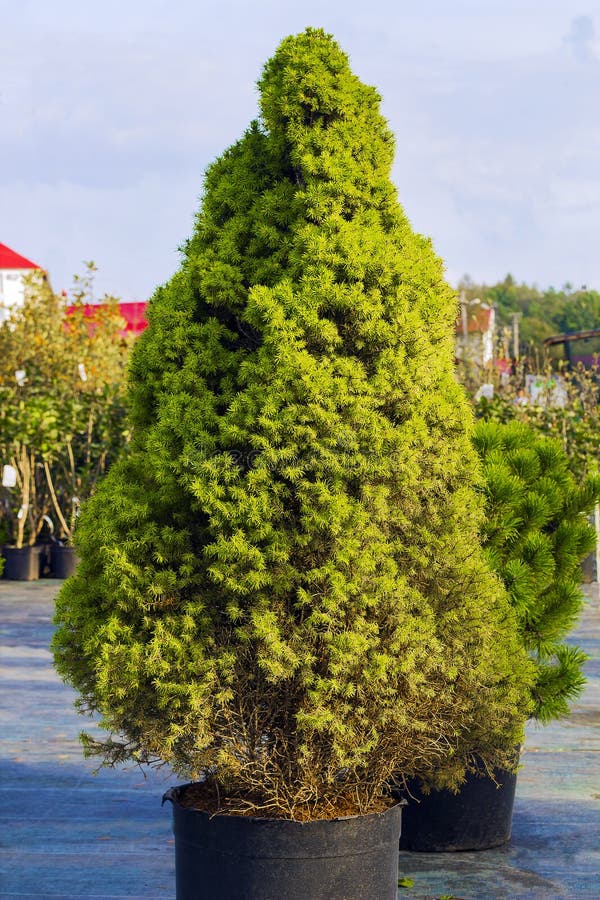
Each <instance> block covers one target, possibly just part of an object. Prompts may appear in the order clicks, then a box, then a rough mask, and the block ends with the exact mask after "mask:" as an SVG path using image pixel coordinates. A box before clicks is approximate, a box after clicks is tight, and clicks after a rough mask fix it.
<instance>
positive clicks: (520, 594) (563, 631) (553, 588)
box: [474, 422, 600, 723]
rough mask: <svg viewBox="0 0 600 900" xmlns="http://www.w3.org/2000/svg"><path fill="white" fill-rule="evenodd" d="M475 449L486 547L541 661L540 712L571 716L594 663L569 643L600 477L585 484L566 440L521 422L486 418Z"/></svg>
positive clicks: (536, 691)
mask: <svg viewBox="0 0 600 900" xmlns="http://www.w3.org/2000/svg"><path fill="white" fill-rule="evenodd" d="M474 441H475V446H476V448H477V450H478V452H479V454H480V457H481V459H482V462H483V466H484V476H485V486H484V492H485V502H486V521H485V526H484V530H483V533H484V536H485V548H486V551H487V554H488V558H489V560H490V563H491V565H492V567H493V568H494V570H495V571H496V572H497V573H498V575H499V576H500V577H501V579H502V580H503V582H504V584H505V585H506V589H507V590H508V593H509V595H510V598H511V600H512V603H513V606H514V609H515V611H516V613H517V616H518V621H519V633H520V635H521V639H522V641H523V644H524V646H525V648H526V649H527V651H528V652H529V653H530V655H531V657H532V658H533V659H534V661H535V663H536V679H535V684H534V686H533V691H532V697H533V701H534V708H533V716H534V717H535V718H536V719H539V720H540V721H541V722H544V723H545V722H549V721H551V720H552V719H556V718H560V717H561V716H565V715H568V712H569V702H570V701H572V700H574V699H575V698H577V697H578V696H579V694H580V693H581V691H582V688H583V685H584V683H585V679H584V677H583V673H582V665H583V663H584V662H585V660H586V657H585V655H584V653H582V651H581V650H579V648H577V647H571V646H568V645H567V644H566V643H564V638H565V636H566V635H567V634H568V633H569V631H570V630H571V628H572V627H573V625H574V624H575V622H576V620H577V617H578V615H579V613H580V610H581V604H582V593H581V587H580V585H581V568H580V563H581V560H582V559H583V558H584V557H585V556H586V555H587V554H588V553H590V552H591V551H592V550H593V548H594V546H595V532H594V528H593V527H592V526H591V525H590V524H589V523H588V521H587V519H586V514H587V513H589V512H590V511H591V510H592V508H593V506H594V503H597V502H598V499H599V498H600V477H599V476H598V475H592V476H588V477H586V478H584V479H583V480H581V481H580V482H579V483H578V482H576V480H575V477H574V476H573V474H572V473H571V472H570V470H569V458H568V456H567V454H566V453H565V451H564V450H563V449H562V447H561V445H560V443H559V442H558V441H553V440H550V439H549V438H545V437H540V436H539V435H537V434H536V433H535V432H534V431H533V429H531V428H529V427H528V426H527V425H525V424H523V423H520V422H511V423H509V424H506V425H501V424H498V423H495V422H480V423H478V425H477V427H476V430H475V437H474Z"/></svg>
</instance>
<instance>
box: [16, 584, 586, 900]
mask: <svg viewBox="0 0 600 900" xmlns="http://www.w3.org/2000/svg"><path fill="white" fill-rule="evenodd" d="M58 587H59V584H58V583H56V582H51V581H46V582H37V583H30V584H17V583H11V582H2V581H0V629H1V630H0V737H1V738H2V740H1V749H0V765H1V769H0V771H1V778H2V802H1V804H0V829H1V831H2V850H1V857H0V897H2V898H12V897H21V898H40V897H42V898H45V897H47V898H69V900H77V898H83V897H85V898H90V900H91V898H95V900H110V898H113V897H115V898H116V897H132V898H140V900H141V898H145V900H152V898H165V900H171V898H173V897H174V865H173V842H172V836H171V823H170V812H169V809H167V807H165V809H162V810H161V807H160V798H161V795H162V793H163V791H164V790H165V788H166V787H167V786H168V785H169V784H170V783H172V781H173V779H172V778H169V776H168V775H167V774H164V775H160V774H155V775H153V776H152V778H150V779H148V780H146V781H145V780H144V778H143V776H142V775H141V774H140V773H139V772H138V771H136V770H129V771H107V770H102V771H101V772H100V773H98V774H97V775H93V774H92V770H93V764H92V763H90V762H86V761H85V760H84V759H83V758H82V755H81V750H80V745H79V743H78V733H79V730H80V729H81V728H82V727H83V726H84V725H85V726H86V727H87V723H86V722H85V720H84V719H82V718H81V717H79V716H77V715H76V713H75V712H74V711H73V708H72V705H71V704H72V700H73V694H72V692H71V691H70V690H69V689H68V688H66V687H65V686H64V685H63V684H62V683H61V682H60V681H59V679H58V677H57V676H56V675H55V674H54V672H53V670H52V667H51V660H50V654H49V652H48V644H49V640H50V635H51V631H52V627H51V624H50V620H51V616H52V611H53V598H54V595H55V593H56V590H57V589H58ZM589 593H590V598H589V601H588V604H587V606H586V610H585V613H584V615H583V617H582V620H581V623H580V626H579V629H578V632H577V634H576V636H575V640H576V642H577V643H579V644H580V645H582V646H584V648H585V649H586V650H587V652H588V653H590V654H591V655H592V656H593V658H592V659H591V660H590V662H589V663H588V667H587V675H588V678H589V684H588V687H587V689H586V693H585V695H584V697H583V698H582V700H581V702H580V703H578V704H577V705H576V706H575V708H574V710H573V713H572V715H571V717H570V719H569V720H568V721H566V722H564V723H555V724H553V725H551V726H549V727H548V728H546V729H544V730H539V729H532V730H531V731H530V733H529V736H528V740H527V747H526V752H525V754H524V758H523V762H524V767H523V770H522V772H521V773H520V775H519V782H518V788H517V801H516V809H515V816H514V825H513V839H512V842H511V843H510V844H509V845H508V846H507V847H506V848H502V849H501V850H492V851H486V852H483V853H461V854H415V853H401V854H400V872H401V875H403V876H405V877H409V878H410V879H412V881H413V882H414V884H413V886H412V887H411V888H406V889H404V888H401V889H399V892H398V897H399V898H400V897H404V898H407V900H415V898H425V897H428V898H432V897H442V896H444V895H446V896H452V897H454V898H465V900H503V898H510V900H530V898H531V900H554V898H594V900H597V898H600V851H599V847H600V767H599V762H600V713H599V710H600V607H599V604H598V594H597V586H596V588H595V594H593V595H592V591H591V590H590V591H589ZM282 900H285V898H282ZM373 900H378V898H373Z"/></svg>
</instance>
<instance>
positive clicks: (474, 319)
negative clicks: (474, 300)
mask: <svg viewBox="0 0 600 900" xmlns="http://www.w3.org/2000/svg"><path fill="white" fill-rule="evenodd" d="M491 325H492V309H491V307H489V306H483V305H482V306H477V307H475V306H474V308H473V309H468V310H467V331H468V333H469V334H485V333H486V332H487V331H489V330H490V327H491ZM462 331H463V323H462V316H459V317H458V318H457V320H456V333H457V334H462Z"/></svg>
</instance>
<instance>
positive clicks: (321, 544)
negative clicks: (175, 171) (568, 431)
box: [54, 29, 529, 817]
mask: <svg viewBox="0 0 600 900" xmlns="http://www.w3.org/2000/svg"><path fill="white" fill-rule="evenodd" d="M259 88H260V111H261V119H260V121H258V122H255V123H253V124H252V125H251V126H250V127H249V129H248V131H247V132H246V133H245V134H244V135H243V137H242V138H241V139H240V140H239V141H238V143H236V144H235V145H234V146H232V147H231V148H230V149H229V150H227V151H226V152H225V153H224V154H223V156H222V157H221V158H220V159H218V160H217V161H216V162H215V163H214V164H213V165H212V166H211V167H210V168H209V170H208V172H207V175H206V182H205V192H204V198H203V202H202V207H201V209H200V212H199V214H198V218H197V222H196V227H195V230H194V233H193V236H192V238H191V239H190V241H189V242H188V244H187V246H186V247H185V253H184V258H183V262H182V265H181V268H180V270H179V271H178V272H177V273H176V275H175V276H174V277H173V278H172V279H171V281H169V282H168V283H167V284H166V285H165V286H164V287H161V288H159V289H158V290H157V292H156V294H155V295H154V297H153V299H152V301H151V303H150V307H149V322H150V326H149V328H148V329H147V331H146V332H145V333H144V334H143V335H142V336H141V338H140V339H139V341H138V343H137V345H136V347H135V349H134V353H133V360H132V365H131V377H130V401H131V418H132V427H133V439H132V443H131V447H130V451H129V452H128V454H127V456H126V457H125V458H123V459H122V460H121V461H120V462H119V463H118V464H117V465H115V466H114V467H113V468H112V470H111V471H110V473H109V474H108V476H107V477H106V479H105V480H104V482H103V483H102V485H101V487H100V488H99V489H98V491H97V493H96V494H95V496H94V497H93V498H92V500H91V501H90V502H89V503H88V504H87V508H86V509H85V511H84V513H83V515H82V517H81V524H80V527H79V531H78V536H77V546H78V549H79V552H80V554H81V559H82V562H81V565H80V567H79V570H78V572H77V574H76V576H75V577H74V578H72V579H71V580H70V581H69V582H68V583H67V584H66V585H65V586H64V588H63V590H62V592H61V595H60V597H59V602H58V612H57V621H58V623H59V626H60V627H59V629H58V632H57V635H56V639H55V645H54V647H55V654H56V663H57V666H58V669H59V671H60V672H61V673H62V674H63V676H64V677H65V678H67V679H68V680H69V681H70V682H71V683H72V684H73V685H75V686H76V687H77V688H78V690H79V691H80V692H81V695H82V700H81V706H82V708H83V709H84V710H89V711H99V713H100V714H101V716H102V721H103V725H104V727H105V728H106V729H108V730H109V731H110V732H112V734H113V736H112V737H111V738H109V739H108V740H106V741H97V740H96V741H95V740H92V739H91V738H89V737H88V738H87V739H86V740H87V748H88V751H89V752H97V753H100V754H102V755H103V756H104V758H105V759H106V760H107V761H108V762H118V761H120V760H124V759H135V760H137V761H139V762H142V763H152V762H153V761H156V760H165V761H167V762H168V763H169V764H170V765H171V766H172V767H173V768H174V769H175V770H176V771H177V772H179V773H181V774H183V775H185V776H186V777H187V776H191V777H194V778H199V777H207V778H209V779H210V778H212V779H215V780H216V782H218V785H219V797H220V798H221V803H222V805H224V807H225V808H227V809H230V810H234V809H238V810H239V809H244V808H247V809H253V810H255V811H256V810H262V811H263V812H266V813H267V814H274V815H284V816H296V817H306V816H313V815H328V814H335V811H336V809H339V808H340V804H341V803H342V801H343V803H344V804H346V806H345V808H348V803H350V804H351V805H352V808H354V809H361V810H366V809H370V808H373V806H374V804H376V802H377V798H378V796H379V795H380V793H381V790H382V786H383V785H384V784H385V782H386V781H387V780H388V779H389V778H390V776H391V775H392V774H393V773H394V772H400V773H404V774H413V775H414V774H426V773H430V772H431V771H432V770H434V769H435V768H436V767H439V765H440V763H441V762H442V761H444V766H445V768H444V772H445V773H446V775H445V777H446V779H447V780H450V781H452V780H453V779H454V781H456V780H457V779H460V777H461V774H462V772H463V771H464V766H465V761H466V760H467V758H468V752H469V750H470V749H471V748H473V747H476V748H477V749H478V750H479V752H480V753H481V754H482V756H483V757H484V759H486V760H488V761H489V762H490V763H491V764H493V763H498V762H502V761H504V762H506V761H507V759H508V756H509V755H510V753H511V751H512V748H513V746H514V744H515V743H516V742H517V741H518V740H519V737H520V735H521V726H522V723H523V721H524V719H525V716H526V707H527V702H528V701H527V698H528V690H527V685H528V678H529V676H528V672H529V663H528V661H527V658H526V655H525V654H524V652H523V651H522V649H521V648H520V642H519V641H518V639H517V635H516V628H515V627H514V622H513V620H512V613H511V610H510V606H509V602H508V598H507V596H506V594H505V592H504V590H503V588H502V586H501V584H500V582H499V581H498V580H497V579H496V577H495V576H494V575H493V574H492V573H491V571H490V569H489V566H488V564H487V562H486V560H485V558H484V555H483V552H482V550H481V547H480V544H479V539H478V532H479V528H480V524H481V518H480V512H479V510H478V506H479V497H478V495H477V493H476V491H475V488H474V485H475V482H476V480H477V478H478V464H477V458H476V454H475V451H474V449H473V447H472V443H471V426H472V422H471V413H470V411H469V405H468V402H467V400H466V397H465V395H464V394H463V391H462V389H461V388H460V387H459V386H458V384H457V383H456V381H455V379H454V375H453V354H454V349H453V325H454V320H455V316H456V302H455V297H454V294H453V292H452V291H451V289H450V288H449V287H448V285H447V284H446V283H445V281H444V278H443V272H442V265H441V263H440V261H439V260H438V259H437V258H436V256H435V254H434V252H433V250H432V247H431V243H430V241H429V240H428V239H426V238H423V237H421V236H419V235H417V234H415V233H414V232H413V231H412V230H411V227H410V225H409V223H408V221H407V219H406V217H405V215H404V213H403V211H402V209H401V207H400V206H399V204H398V201H397V197H396V191H395V189H394V187H393V185H392V182H391V180H390V168H391V164H392V155H393V140H392V135H391V134H390V132H389V130H388V127H387V125H386V122H385V121H384V119H383V118H382V116H381V114H380V112H379V97H378V95H377V93H376V91H375V90H374V89H373V88H372V87H368V86H366V85H364V84H362V83H361V82H360V81H359V79H358V78H357V77H356V76H355V75H353V74H352V72H351V70H350V68H349V64H348V59H347V57H346V55H345V54H344V53H343V52H342V51H341V50H340V49H339V47H338V46H337V44H336V43H335V42H334V41H333V39H332V38H331V37H329V36H328V35H326V34H325V33H324V32H322V31H319V30H314V29H308V30H307V31H306V32H304V33H302V34H300V35H298V36H295V37H290V38H287V39H285V40H284V41H283V43H282V44H281V46H280V47H279V49H278V50H277V52H276V54H275V56H274V57H273V58H272V59H271V60H270V61H269V62H268V63H267V64H266V66H265V68H264V71H263V75H262V78H261V79H260V82H259Z"/></svg>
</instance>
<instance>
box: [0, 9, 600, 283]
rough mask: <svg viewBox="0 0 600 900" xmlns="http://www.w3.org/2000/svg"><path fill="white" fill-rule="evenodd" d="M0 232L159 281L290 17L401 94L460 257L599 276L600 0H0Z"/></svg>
mask: <svg viewBox="0 0 600 900" xmlns="http://www.w3.org/2000/svg"><path fill="white" fill-rule="evenodd" d="M0 22H1V23H2V27H1V29H0V115H1V117H2V118H1V121H2V136H1V138H0V224H1V229H0V241H2V242H3V243H6V244H8V245H10V246H12V247H13V248H14V249H15V250H17V251H18V252H20V253H23V254H24V255H25V256H29V257H30V258H32V259H34V260H35V261H36V262H38V263H39V264H40V265H42V266H44V267H45V268H47V269H48V270H49V272H50V276H51V279H52V282H53V284H54V286H55V288H56V289H59V290H60V289H62V288H69V287H70V285H71V278H72V275H73V273H75V272H77V271H81V264H82V261H83V260H84V259H94V260H95V261H96V263H97V265H98V266H99V267H100V272H99V276H98V290H99V291H100V292H101V291H104V290H107V291H111V292H114V293H115V294H117V295H119V296H121V297H123V299H127V300H132V299H145V298H147V297H148V296H149V295H150V294H151V292H152V290H153V289H154V287H155V286H156V285H157V284H159V283H161V282H163V281H164V280H166V279H167V278H168V277H169V276H170V275H171V274H172V272H173V271H174V270H175V268H176V267H177V265H178V253H177V247H178V245H180V244H181V242H182V241H184V240H185V239H186V237H187V236H188V235H189V233H190V231H191V228H192V224H193V216H194V212H195V210H196V209H197V207H198V203H199V198H200V195H201V191H202V174H203V171H204V169H205V167H206V165H207V164H208V163H209V162H210V161H211V160H212V159H214V157H215V156H216V155H218V154H219V153H221V152H222V151H223V150H224V149H225V147H227V146H228V145H229V144H231V143H232V142H233V141H235V140H236V139H237V138H238V137H239V136H240V135H241V134H242V132H243V130H244V129H245V128H246V126H247V125H248V123H249V121H250V120H251V119H252V118H254V117H255V116H256V112H257V95H256V89H255V82H256V79H257V78H258V76H259V74H260V70H261V67H262V65H263V63H264V62H265V60H266V59H267V58H268V57H269V56H270V55H272V53H273V52H274V50H275V48H276V46H277V44H278V43H279V41H280V40H281V38H282V37H284V36H285V35H286V34H290V33H293V32H297V31H300V30H302V29H303V28H304V27H306V26H307V25H315V26H322V27H324V28H325V29H327V30H328V31H331V32H332V33H333V34H334V35H335V36H336V38H337V39H338V40H339V42H340V43H341V45H342V46H343V48H344V49H345V50H346V51H347V52H348V54H349V56H350V60H351V63H352V66H353V68H354V70H355V72H356V73H357V74H358V75H359V76H360V77H361V78H362V79H363V80H364V81H366V82H369V83H371V84H374V85H376V86H377V88H378V89H379V91H380V93H381V94H382V96H383V111H384V113H385V115H386V116H387V117H388V119H389V122H390V125H391V127H392V130H393V131H394V133H395V135H396V162H395V166H394V170H393V177H394V181H395V183H396V185H397V186H398V192H399V198H400V201H401V203H402V204H403V206H404V208H405V209H406V211H407V213H408V215H409V217H410V219H411V221H412V222H413V225H414V226H415V228H417V229H418V230H419V231H422V232H424V233H426V234H429V235H431V236H432V238H433V240H434V244H435V246H436V249H437V251H438V253H439V254H440V255H441V256H442V257H443V258H444V260H445V262H446V266H447V274H448V278H449V279H450V281H451V282H453V283H456V281H457V280H458V279H459V278H460V277H461V276H462V275H463V274H464V273H467V272H468V273H469V274H470V275H471V276H472V277H473V278H474V279H475V280H487V281H488V282H489V281H494V280H496V279H499V278H501V277H503V276H504V275H505V274H506V273H507V272H508V271H510V272H512V273H513V275H515V277H517V278H518V279H523V280H527V281H531V282H536V283H537V284H538V285H540V286H546V285H550V284H553V285H555V286H560V285H562V284H563V283H564V282H566V281H570V282H572V283H573V284H574V285H576V286H579V285H581V284H587V285H588V286H590V287H595V288H597V289H600V115H599V112H598V111H599V110H600V0H452V2H450V0H422V2H420V3H417V2H415V0H411V2H406V0H389V2H384V0H370V2H364V0H362V2H357V0H330V2H322V3H316V2H314V0H291V2H286V0H278V2H277V0H254V2H252V3H245V2H242V0H220V2H212V0H211V2H207V0H196V2H188V0H171V2H169V3H167V2H163V0H144V2H139V0H133V2H127V0H121V2H115V0H104V2H103V3H98V4H91V3H89V4H84V3H81V2H71V0H53V2H52V3H48V2H47V0H19V2H18V3H15V2H14V0H0Z"/></svg>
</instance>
